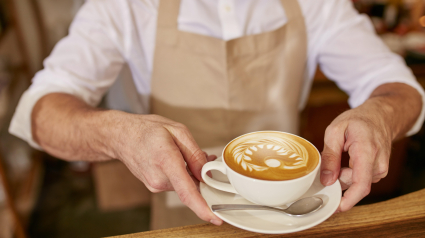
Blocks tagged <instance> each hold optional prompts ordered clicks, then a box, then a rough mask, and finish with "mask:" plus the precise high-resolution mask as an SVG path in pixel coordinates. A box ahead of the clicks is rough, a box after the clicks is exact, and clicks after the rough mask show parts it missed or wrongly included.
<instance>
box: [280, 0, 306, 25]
mask: <svg viewBox="0 0 425 238" xmlns="http://www.w3.org/2000/svg"><path fill="white" fill-rule="evenodd" d="M280 2H281V3H282V6H283V10H284V11H285V14H286V18H287V19H288V22H289V21H291V20H293V19H294V18H296V17H299V16H300V15H302V11H301V8H300V5H299V3H298V0H280Z"/></svg>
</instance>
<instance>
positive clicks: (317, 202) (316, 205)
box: [211, 197, 323, 217]
mask: <svg viewBox="0 0 425 238" xmlns="http://www.w3.org/2000/svg"><path fill="white" fill-rule="evenodd" d="M322 206H323V200H322V199H321V198H320V197H306V198H301V199H299V200H297V201H295V202H294V203H292V204H291V205H290V206H289V207H288V208H286V209H281V208H276V207H268V206H262V205H251V204H217V205H212V206H211V210H212V211H213V212H217V211H228V210H268V211H275V212H281V213H284V214H286V215H289V216H296V217H299V216H304V215H307V214H311V213H313V212H316V211H317V210H319V209H320V208H322Z"/></svg>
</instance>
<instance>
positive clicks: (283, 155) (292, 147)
mask: <svg viewBox="0 0 425 238" xmlns="http://www.w3.org/2000/svg"><path fill="white" fill-rule="evenodd" d="M230 153H231V154H232V155H233V158H234V160H235V162H236V164H239V165H240V166H241V167H242V168H243V169H244V170H245V171H246V172H251V171H265V170H268V169H269V168H276V169H282V170H294V169H299V168H302V167H306V166H307V162H308V152H307V150H306V148H305V147H304V146H303V145H302V144H301V143H299V142H298V141H295V140H288V139H287V138H286V139H281V138H273V139H250V140H246V141H244V142H242V143H240V144H238V145H236V146H235V147H234V148H233V149H232V151H230Z"/></svg>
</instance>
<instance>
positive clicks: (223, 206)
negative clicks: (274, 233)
mask: <svg viewBox="0 0 425 238" xmlns="http://www.w3.org/2000/svg"><path fill="white" fill-rule="evenodd" d="M211 209H212V211H213V212H216V211H228V210H268V211H275V212H282V213H285V214H288V213H286V212H285V211H284V210H282V209H279V208H274V207H268V206H261V205H250V204H219V205H212V206H211Z"/></svg>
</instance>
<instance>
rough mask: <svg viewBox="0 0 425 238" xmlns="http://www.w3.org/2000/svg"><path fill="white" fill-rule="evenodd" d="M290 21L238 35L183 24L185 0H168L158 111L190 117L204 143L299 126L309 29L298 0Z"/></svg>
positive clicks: (157, 61)
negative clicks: (222, 36) (191, 30)
mask: <svg viewBox="0 0 425 238" xmlns="http://www.w3.org/2000/svg"><path fill="white" fill-rule="evenodd" d="M281 3H282V5H283V8H284V9H285V12H286V15H287V19H288V22H287V23H286V24H285V25H284V26H282V27H280V28H279V29H277V30H274V31H271V32H267V33H262V34H256V35H250V36H244V37H241V38H237V39H233V40H230V41H223V40H221V39H217V38H213V37H208V36H204V35H197V34H193V33H189V32H182V31H179V30H178V26H177V24H178V23H177V18H178V14H179V9H180V1H179V0H161V2H160V5H159V12H158V22H157V35H156V48H155V54H154V64H153V72H152V81H151V87H152V96H151V113H152V114H158V115H161V116H164V117H166V118H169V119H172V120H174V121H177V122H180V123H183V124H185V125H186V126H187V127H188V128H189V130H190V132H191V133H192V135H193V136H194V138H195V140H196V142H197V143H198V144H199V146H200V147H201V148H207V147H216V146H222V145H225V144H227V143H228V142H229V141H230V140H232V139H233V138H235V137H237V136H239V135H241V134H244V133H248V132H252V131H257V130H279V131H286V132H291V133H297V132H298V119H299V109H298V106H299V102H300V99H301V89H302V84H303V74H304V69H305V64H306V54H307V52H306V49H307V47H306V44H307V38H306V29H305V25H304V18H303V16H302V12H301V9H300V7H299V5H298V2H297V1H296V0H281Z"/></svg>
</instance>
